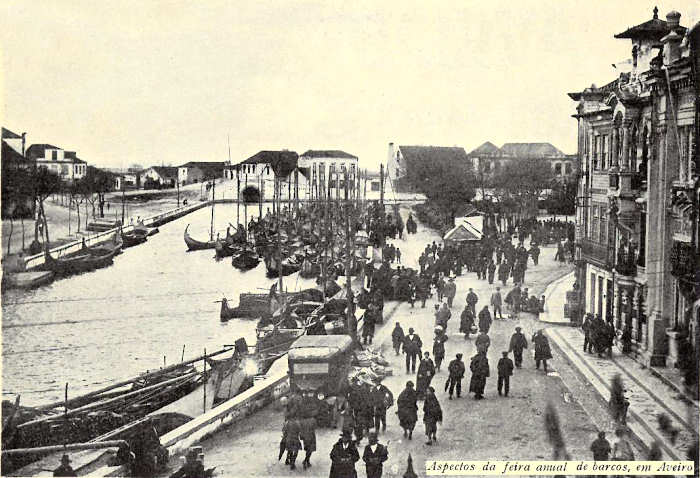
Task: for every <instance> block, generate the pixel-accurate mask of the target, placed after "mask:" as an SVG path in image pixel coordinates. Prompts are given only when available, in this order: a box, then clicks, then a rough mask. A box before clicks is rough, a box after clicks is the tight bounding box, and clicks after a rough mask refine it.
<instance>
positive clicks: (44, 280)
mask: <svg viewBox="0 0 700 478" xmlns="http://www.w3.org/2000/svg"><path fill="white" fill-rule="evenodd" d="M53 277H54V273H53V272H51V271H39V272H34V271H28V272H6V273H5V274H3V276H2V288H3V289H34V288H36V287H41V286H42V285H46V284H49V283H51V281H53Z"/></svg>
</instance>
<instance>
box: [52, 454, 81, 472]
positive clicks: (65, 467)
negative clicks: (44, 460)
mask: <svg viewBox="0 0 700 478" xmlns="http://www.w3.org/2000/svg"><path fill="white" fill-rule="evenodd" d="M53 476H78V474H77V473H76V472H75V470H73V468H72V467H71V466H70V457H69V456H68V455H63V456H62V457H61V466H59V467H58V468H56V469H55V470H53Z"/></svg>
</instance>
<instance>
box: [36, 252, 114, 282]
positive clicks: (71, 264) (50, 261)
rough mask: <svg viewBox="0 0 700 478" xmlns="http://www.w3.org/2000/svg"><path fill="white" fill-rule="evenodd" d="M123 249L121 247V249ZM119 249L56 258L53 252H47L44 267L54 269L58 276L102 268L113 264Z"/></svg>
mask: <svg viewBox="0 0 700 478" xmlns="http://www.w3.org/2000/svg"><path fill="white" fill-rule="evenodd" d="M120 250H121V249H120ZM116 253H117V250H116V249H114V250H112V251H107V252H104V253H102V254H101V253H100V252H99V251H95V250H92V251H91V250H86V251H84V252H82V251H81V253H80V254H78V255H75V256H72V257H65V258H58V259H54V258H53V257H52V256H51V254H49V253H46V256H45V264H44V267H45V268H46V269H47V270H50V271H52V272H53V273H54V274H56V275H57V276H68V275H72V274H81V273H83V272H89V271H93V270H96V269H101V268H103V267H107V266H108V265H110V264H112V261H113V259H114V256H115V255H116Z"/></svg>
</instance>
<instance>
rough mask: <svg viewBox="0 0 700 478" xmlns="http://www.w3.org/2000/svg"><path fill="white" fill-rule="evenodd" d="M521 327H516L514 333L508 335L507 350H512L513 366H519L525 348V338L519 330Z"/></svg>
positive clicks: (521, 362)
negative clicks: (508, 343)
mask: <svg viewBox="0 0 700 478" xmlns="http://www.w3.org/2000/svg"><path fill="white" fill-rule="evenodd" d="M521 330H522V327H516V328H515V333H514V334H513V335H511V336H510V345H509V346H508V352H513V358H514V359H515V366H516V367H517V368H520V367H521V366H522V364H523V350H524V349H526V348H527V339H526V338H525V334H523V333H522V332H521Z"/></svg>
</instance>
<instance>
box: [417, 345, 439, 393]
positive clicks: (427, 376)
mask: <svg viewBox="0 0 700 478" xmlns="http://www.w3.org/2000/svg"><path fill="white" fill-rule="evenodd" d="M434 376H435V364H434V363H433V361H432V359H431V358H430V353H428V352H425V354H423V360H421V361H420V365H419V366H418V373H417V374H416V392H417V393H418V400H422V399H423V397H424V396H425V391H426V390H427V389H428V387H430V382H431V381H432V380H433V377H434Z"/></svg>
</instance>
